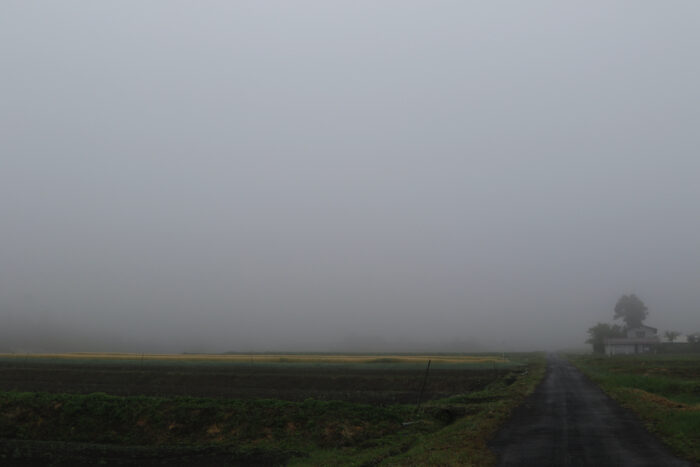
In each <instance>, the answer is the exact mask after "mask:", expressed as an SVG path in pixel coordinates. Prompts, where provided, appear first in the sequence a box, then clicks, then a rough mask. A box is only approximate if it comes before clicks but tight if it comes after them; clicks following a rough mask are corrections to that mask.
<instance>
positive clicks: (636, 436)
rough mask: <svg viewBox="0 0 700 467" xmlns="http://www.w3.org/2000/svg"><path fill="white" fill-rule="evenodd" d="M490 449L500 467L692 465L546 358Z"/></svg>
mask: <svg viewBox="0 0 700 467" xmlns="http://www.w3.org/2000/svg"><path fill="white" fill-rule="evenodd" d="M491 448H492V449H493V450H494V451H495V452H496V453H497V454H498V456H499V464H498V465H501V466H512V465H522V466H554V465H556V466H578V465H593V466H598V467H604V466H654V467H667V466H668V467H672V466H690V465H691V464H690V463H688V462H686V461H682V460H680V459H678V458H677V457H674V456H673V455H672V454H671V453H670V452H669V451H668V449H667V448H666V447H664V446H663V445H662V444H661V443H660V442H659V441H658V440H657V439H656V438H654V437H653V436H652V435H651V434H649V432H647V431H646V430H645V429H644V427H643V426H642V424H641V422H640V421H639V419H638V418H637V417H636V416H635V415H633V414H632V413H630V412H628V411H627V410H625V409H622V408H621V407H620V406H619V405H617V404H616V403H615V402H614V401H613V400H612V399H610V398H609V397H608V396H606V395H605V394H604V393H603V392H602V391H601V390H600V389H599V388H598V387H597V386H596V385H595V384H593V383H592V382H591V381H590V380H588V378H586V377H585V376H583V374H582V373H581V372H580V371H578V370H577V369H576V368H574V367H573V366H572V365H571V364H570V363H568V362H567V361H566V360H565V359H563V358H561V357H558V356H556V355H549V356H548V357H547V374H546V375H545V378H544V381H543V382H542V383H541V384H540V385H539V386H538V388H537V389H536V390H535V392H534V393H533V394H532V395H531V396H530V397H529V398H528V399H526V401H525V403H524V404H523V405H522V406H521V407H519V408H518V409H516V411H515V412H514V414H513V417H512V418H511V420H510V421H509V422H508V423H507V424H506V425H505V426H504V427H503V428H502V429H501V431H500V432H499V433H498V435H497V436H496V439H495V440H494V441H493V442H492V443H491Z"/></svg>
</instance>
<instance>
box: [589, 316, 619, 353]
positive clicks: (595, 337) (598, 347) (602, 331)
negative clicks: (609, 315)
mask: <svg viewBox="0 0 700 467" xmlns="http://www.w3.org/2000/svg"><path fill="white" fill-rule="evenodd" d="M588 335H589V336H590V337H589V338H588V340H587V341H586V344H591V345H593V352H595V353H605V339H610V338H613V337H624V336H625V332H624V330H623V329H622V327H621V326H620V325H618V324H608V323H598V324H596V325H595V326H593V327H592V328H589V329H588Z"/></svg>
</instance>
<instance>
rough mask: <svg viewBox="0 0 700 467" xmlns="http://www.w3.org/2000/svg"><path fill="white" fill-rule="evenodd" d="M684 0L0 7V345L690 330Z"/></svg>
mask: <svg viewBox="0 0 700 467" xmlns="http://www.w3.org/2000/svg"><path fill="white" fill-rule="evenodd" d="M698 31H700V3H697V2H690V1H687V2H684V1H678V2H671V3H661V2H655V1H620V2H588V3H585V4H584V3H567V2H558V1H551V2H550V1H535V2H515V1H512V2H487V3H484V4H477V3H475V2H456V1H444V2H412V1H383V2H376V1H347V2H346V1H340V2H322V1H296V2H284V1H267V2H257V1H250V2H245V1H236V2H226V1H221V2H214V1H211V2H186V1H152V2H140V1H131V2H129V1H120V2H87V1H84V2H71V1H64V2H45V3H42V4H34V3H32V2H23V1H16V2H13V1H6V2H3V4H2V6H0V57H2V73H0V216H1V217H0V219H1V224H0V226H1V227H2V228H1V229H0V351H4V352H43V351H48V352H57V351H128V352H223V351H349V350H351V351H368V352H369V351H481V350H496V351H501V350H503V351H513V350H531V349H558V348H574V347H582V346H584V345H585V344H584V341H585V339H586V337H587V335H586V330H587V329H588V328H589V327H591V326H592V325H594V324H595V323H596V322H598V321H606V322H611V321H612V318H613V307H614V305H615V302H616V300H617V299H618V298H619V297H620V296H621V295H622V294H628V293H635V294H637V295H638V296H639V297H640V298H641V299H642V300H643V301H644V302H645V303H646V305H647V306H648V307H649V318H648V320H647V324H649V325H652V326H655V327H657V328H659V330H660V331H663V330H676V331H680V332H682V333H690V332H697V331H700V287H699V285H700V282H699V280H700V158H699V157H698V148H700V131H699V129H700V90H699V88H698V83H700V60H698V44H699V43H700V32H698Z"/></svg>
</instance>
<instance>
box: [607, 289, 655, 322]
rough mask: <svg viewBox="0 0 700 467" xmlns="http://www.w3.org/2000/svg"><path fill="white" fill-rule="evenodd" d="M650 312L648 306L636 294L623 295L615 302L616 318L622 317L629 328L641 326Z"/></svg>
mask: <svg viewBox="0 0 700 467" xmlns="http://www.w3.org/2000/svg"><path fill="white" fill-rule="evenodd" d="M648 314H649V312H648V311H647V306H646V305H645V304H644V302H642V301H641V300H640V299H639V298H637V296H636V295H635V294H631V295H623V296H622V297H620V299H619V300H618V301H617V303H616V304H615V319H619V318H622V320H623V321H624V322H625V325H626V327H627V329H630V328H636V327H639V326H641V325H642V323H643V322H644V320H645V319H646V317H647V315H648Z"/></svg>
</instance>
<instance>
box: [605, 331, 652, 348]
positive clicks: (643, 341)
mask: <svg viewBox="0 0 700 467" xmlns="http://www.w3.org/2000/svg"><path fill="white" fill-rule="evenodd" d="M657 331H658V330H657V329H656V328H652V327H651V326H639V327H637V328H631V329H628V330H627V337H615V338H611V339H605V354H606V355H630V354H638V353H648V352H653V351H654V350H655V349H656V346H657V344H658V343H659V342H660V340H659V336H658V335H657V334H656V333H657Z"/></svg>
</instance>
